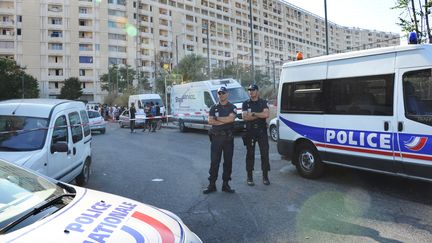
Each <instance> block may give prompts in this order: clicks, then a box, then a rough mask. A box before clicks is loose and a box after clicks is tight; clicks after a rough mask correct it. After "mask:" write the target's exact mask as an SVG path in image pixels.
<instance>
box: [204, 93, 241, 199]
mask: <svg viewBox="0 0 432 243" xmlns="http://www.w3.org/2000/svg"><path fill="white" fill-rule="evenodd" d="M217 94H218V96H219V103H217V104H214V105H213V106H212V107H211V108H210V112H209V118H208V123H209V124H210V125H212V128H211V129H210V131H209V136H210V141H211V152H210V158H211V164H210V170H209V174H210V176H209V178H208V179H209V185H208V186H207V188H206V189H205V190H204V191H203V193H204V194H208V193H211V192H215V191H216V180H217V177H218V171H219V164H220V161H221V157H222V153H223V158H224V163H223V174H222V180H223V184H222V191H224V192H228V193H234V192H235V191H234V190H233V189H231V187H230V186H229V184H228V181H230V180H231V171H232V158H233V151H234V136H233V132H232V131H233V129H234V120H235V118H236V114H237V108H236V107H235V105H233V104H231V103H230V102H229V101H228V91H227V89H226V88H225V87H220V88H219V89H218V91H217Z"/></svg>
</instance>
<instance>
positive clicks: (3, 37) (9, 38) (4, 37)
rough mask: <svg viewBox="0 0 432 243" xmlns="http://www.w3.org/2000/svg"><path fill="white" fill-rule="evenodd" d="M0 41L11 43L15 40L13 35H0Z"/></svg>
mask: <svg viewBox="0 0 432 243" xmlns="http://www.w3.org/2000/svg"><path fill="white" fill-rule="evenodd" d="M0 40H2V41H13V40H15V35H0Z"/></svg>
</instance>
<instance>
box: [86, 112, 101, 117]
mask: <svg viewBox="0 0 432 243" xmlns="http://www.w3.org/2000/svg"><path fill="white" fill-rule="evenodd" d="M87 113H88V117H89V118H98V117H100V116H101V115H100V114H99V112H97V111H87Z"/></svg>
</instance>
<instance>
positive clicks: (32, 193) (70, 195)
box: [0, 160, 201, 243]
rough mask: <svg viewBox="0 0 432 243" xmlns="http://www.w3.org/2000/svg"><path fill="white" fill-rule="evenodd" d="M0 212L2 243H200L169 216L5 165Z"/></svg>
mask: <svg viewBox="0 0 432 243" xmlns="http://www.w3.org/2000/svg"><path fill="white" fill-rule="evenodd" d="M0 212H1V213H0V242H94V241H99V242H132V241H133V242H144V239H145V242H187V243H200V242H201V240H200V238H199V237H198V236H197V235H195V234H194V233H193V232H192V231H191V230H189V228H188V227H187V226H186V225H185V224H184V223H183V222H182V220H181V219H180V218H179V217H178V216H177V215H175V214H174V213H171V212H169V211H167V210H164V209H159V208H156V207H154V206H150V205H147V204H144V203H140V202H137V201H134V200H132V199H128V198H124V197H120V196H116V195H113V194H108V193H104V192H99V191H94V190H90V189H86V188H82V187H78V186H73V185H67V184H64V183H61V182H59V181H55V180H53V179H49V178H48V177H45V176H42V175H38V174H36V173H34V172H31V171H29V170H25V169H23V168H20V167H18V166H15V165H13V164H12V163H8V162H6V161H3V160H0Z"/></svg>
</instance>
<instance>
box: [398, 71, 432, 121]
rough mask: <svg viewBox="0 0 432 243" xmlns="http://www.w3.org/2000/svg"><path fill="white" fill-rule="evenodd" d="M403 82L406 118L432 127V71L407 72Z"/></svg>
mask: <svg viewBox="0 0 432 243" xmlns="http://www.w3.org/2000/svg"><path fill="white" fill-rule="evenodd" d="M402 81H403V93H404V106H405V116H406V118H408V119H410V120H413V121H417V122H420V123H423V124H427V125H432V69H423V70H416V71H410V72H406V73H404V74H403V76H402Z"/></svg>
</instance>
